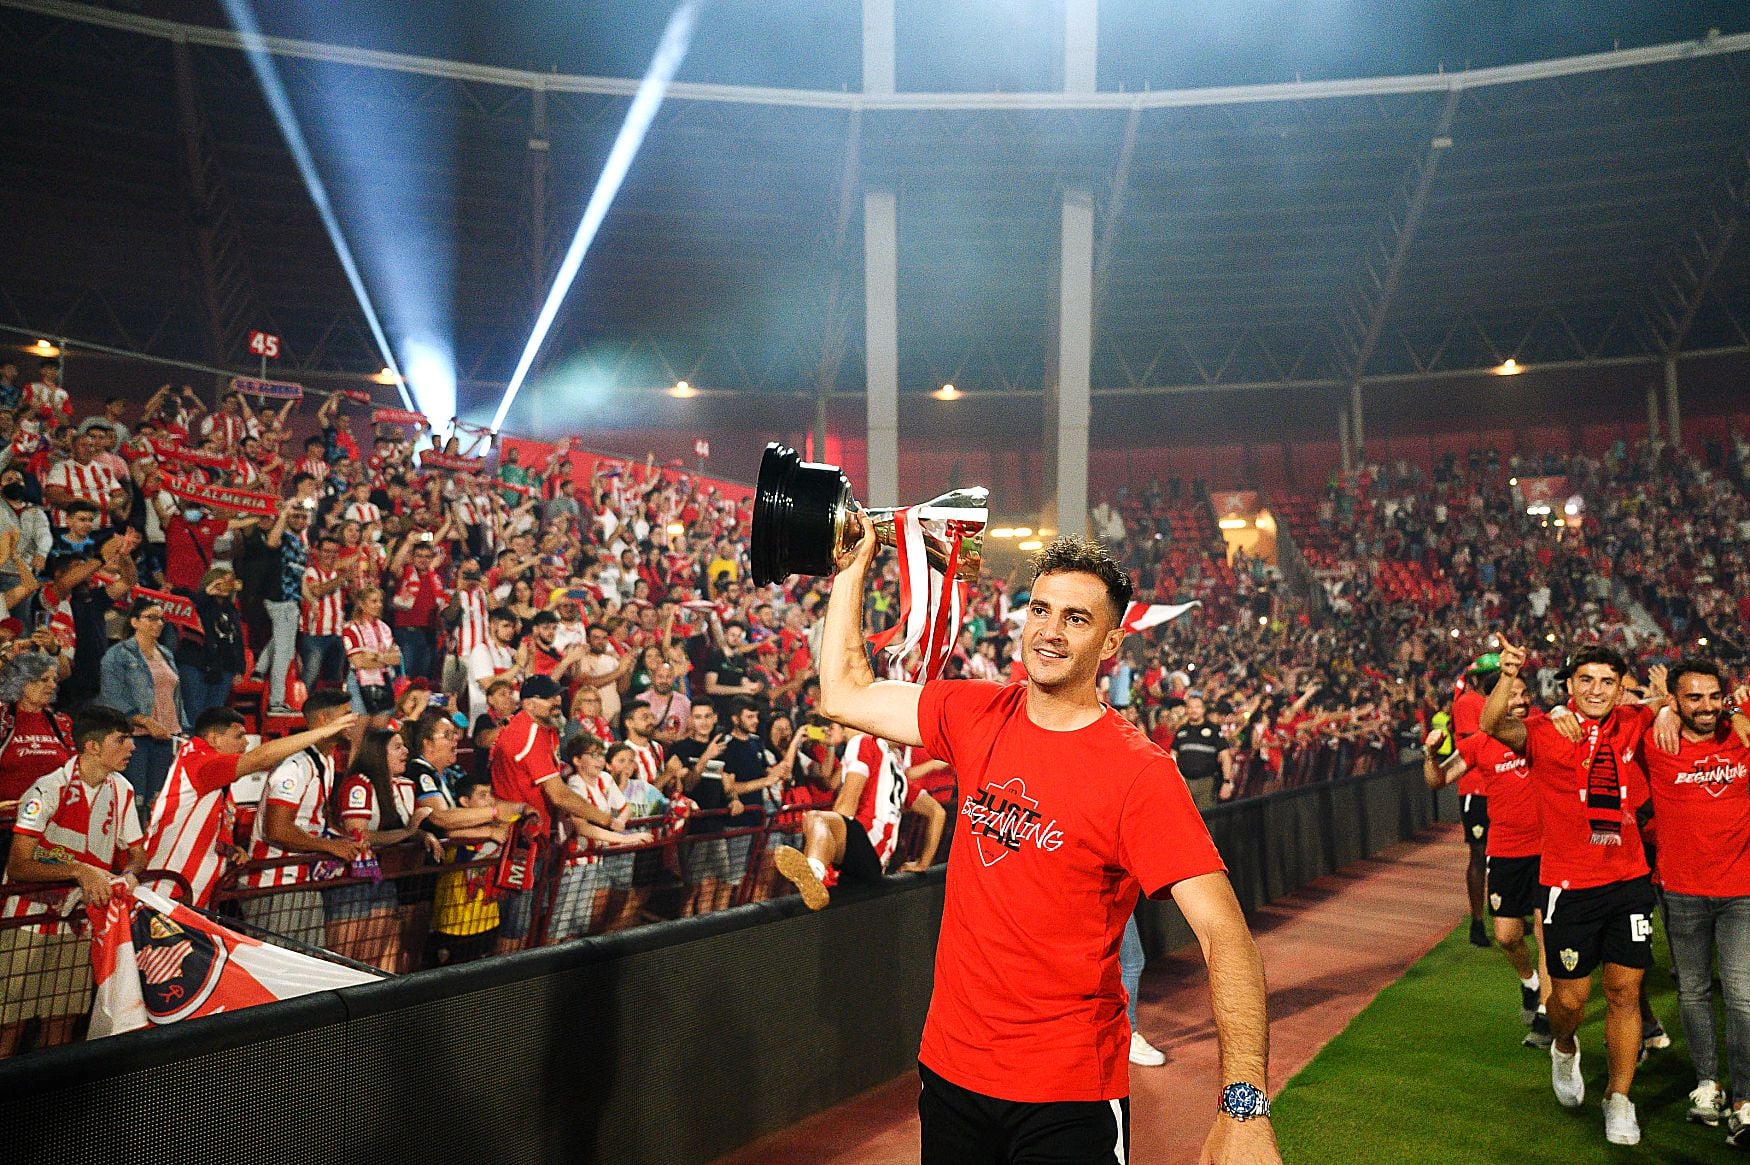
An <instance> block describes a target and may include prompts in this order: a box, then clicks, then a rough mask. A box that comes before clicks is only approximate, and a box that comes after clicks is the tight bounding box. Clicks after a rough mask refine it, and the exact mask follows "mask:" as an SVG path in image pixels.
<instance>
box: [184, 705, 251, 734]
mask: <svg viewBox="0 0 1750 1165" xmlns="http://www.w3.org/2000/svg"><path fill="white" fill-rule="evenodd" d="M242 723H244V720H243V714H242V713H241V712H239V711H237V709H235V708H226V707H224V706H222V705H221V706H219V707H217V708H208V709H207V710H206V711H205V712H202V713H201V714H200V715H199V716H196V717H195V718H194V734H195V735H196V736H205V735H206V734H207V733H209V732H214V731H217V730H219V729H221V728H229V727H231V726H232V725H233V724H242Z"/></svg>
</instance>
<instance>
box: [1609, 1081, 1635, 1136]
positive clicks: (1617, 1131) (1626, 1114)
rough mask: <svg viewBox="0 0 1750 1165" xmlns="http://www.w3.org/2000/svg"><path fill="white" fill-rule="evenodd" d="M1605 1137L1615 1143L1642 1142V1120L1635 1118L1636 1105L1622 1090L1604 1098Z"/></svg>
mask: <svg viewBox="0 0 1750 1165" xmlns="http://www.w3.org/2000/svg"><path fill="white" fill-rule="evenodd" d="M1604 1139H1605V1140H1607V1141H1609V1142H1610V1143H1611V1144H1613V1145H1638V1144H1640V1143H1641V1122H1639V1121H1637V1120H1636V1119H1635V1106H1634V1103H1633V1102H1632V1101H1630V1100H1629V1098H1628V1097H1626V1096H1624V1095H1623V1094H1622V1093H1620V1092H1612V1093H1611V1094H1610V1095H1609V1096H1606V1097H1605V1098H1604Z"/></svg>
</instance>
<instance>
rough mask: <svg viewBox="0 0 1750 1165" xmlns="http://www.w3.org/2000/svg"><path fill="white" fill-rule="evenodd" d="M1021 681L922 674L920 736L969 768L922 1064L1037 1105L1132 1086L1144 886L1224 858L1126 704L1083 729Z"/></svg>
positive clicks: (963, 779)
mask: <svg viewBox="0 0 1750 1165" xmlns="http://www.w3.org/2000/svg"><path fill="white" fill-rule="evenodd" d="M1026 693H1027V687H1026V685H1025V684H1007V685H999V684H996V683H992V682H990V681H988V680H938V681H936V682H933V683H929V684H926V685H924V690H923V696H922V699H921V701H920V703H919V706H918V726H919V730H920V732H921V734H922V736H923V742H924V747H925V748H926V749H928V750H929V753H930V755H931V756H935V757H939V758H941V759H943V760H945V761H947V762H948V763H949V764H951V765H952V766H953V767H954V771H955V772H956V773H957V774H958V775H959V778H960V786H959V797H960V806H959V813H960V824H959V826H958V832H957V836H956V837H955V839H954V846H953V848H952V851H951V852H950V854H949V858H948V889H947V900H946V904H945V905H944V908H943V911H942V929H941V936H940V938H939V939H938V940H937V944H936V972H935V991H934V994H933V995H932V996H931V999H930V1011H929V1018H928V1019H927V1020H926V1021H925V1024H924V1036H923V1047H922V1048H921V1049H920V1051H919V1054H918V1059H919V1060H920V1061H921V1062H922V1063H923V1064H925V1065H926V1066H927V1067H929V1068H930V1070H931V1071H933V1072H936V1073H937V1074H939V1075H941V1076H942V1077H943V1078H944V1079H946V1080H948V1081H950V1082H952V1083H954V1084H958V1085H959V1086H961V1087H962V1088H968V1089H971V1090H972V1091H974V1092H980V1093H983V1094H985V1095H987V1096H994V1097H998V1098H1000V1099H1003V1100H1012V1101H1022V1102H1029V1103H1039V1102H1050V1101H1067V1100H1079V1101H1087V1100H1093V1101H1100V1100H1115V1099H1118V1098H1121V1097H1124V1096H1127V1095H1129V1092H1130V1086H1129V1058H1128V1057H1129V1053H1130V1025H1129V1022H1128V1021H1127V1020H1126V1018H1125V1014H1124V1005H1125V996H1124V988H1123V984H1122V982H1121V981H1120V978H1119V974H1118V944H1119V940H1120V938H1121V937H1122V936H1123V932H1124V924H1125V923H1126V922H1127V921H1128V920H1129V918H1130V915H1131V912H1132V910H1133V909H1134V906H1135V901H1136V895H1137V892H1138V890H1139V889H1140V890H1141V891H1142V892H1144V893H1147V894H1148V895H1150V896H1151V897H1160V896H1163V895H1165V894H1166V893H1167V891H1168V890H1169V889H1170V888H1171V887H1172V886H1173V884H1174V883H1176V882H1179V881H1182V880H1184V879H1186V878H1193V877H1196V876H1198V875H1200V874H1208V873H1213V872H1216V871H1222V870H1225V869H1226V867H1225V866H1224V865H1223V864H1222V860H1221V856H1220V855H1219V854H1218V853H1216V851H1215V845H1214V843H1213V842H1212V841H1211V840H1210V838H1209V830H1208V828H1207V827H1206V826H1205V825H1204V824H1203V819H1202V817H1200V816H1199V815H1198V813H1197V809H1196V807H1195V806H1194V805H1193V804H1192V803H1191V794H1190V792H1189V791H1188V790H1187V789H1186V788H1185V781H1184V778H1182V777H1181V776H1180V775H1179V770H1178V767H1177V766H1176V765H1175V764H1174V763H1173V759H1172V757H1170V756H1169V755H1167V754H1166V753H1165V752H1163V751H1162V750H1161V749H1160V748H1159V747H1157V746H1156V745H1154V744H1152V743H1151V742H1150V741H1149V740H1148V739H1147V738H1146V737H1145V736H1143V734H1142V733H1141V732H1140V731H1138V730H1137V729H1136V728H1134V727H1133V726H1131V725H1130V724H1128V723H1126V722H1125V720H1124V718H1123V717H1121V716H1119V715H1118V713H1117V712H1114V711H1112V710H1111V709H1107V710H1106V713H1105V715H1104V716H1102V717H1101V718H1100V719H1099V720H1097V721H1095V722H1094V723H1093V724H1091V725H1089V726H1087V727H1086V728H1082V729H1078V730H1077V731H1074V732H1051V731H1047V730H1046V729H1043V728H1040V727H1038V726H1037V725H1035V724H1034V723H1033V722H1032V721H1031V720H1030V719H1029V718H1028V716H1027V710H1026Z"/></svg>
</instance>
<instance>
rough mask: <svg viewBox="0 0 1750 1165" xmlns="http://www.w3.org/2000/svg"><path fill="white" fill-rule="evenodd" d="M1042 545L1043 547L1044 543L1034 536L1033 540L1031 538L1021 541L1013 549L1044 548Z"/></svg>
mask: <svg viewBox="0 0 1750 1165" xmlns="http://www.w3.org/2000/svg"><path fill="white" fill-rule="evenodd" d="M1044 547H1045V543H1043V542H1041V541H1039V539H1037V538H1034V539H1033V540H1031V541H1029V542H1023V543H1021V544H1020V545H1019V546H1016V547H1015V549H1016V550H1042V549H1044Z"/></svg>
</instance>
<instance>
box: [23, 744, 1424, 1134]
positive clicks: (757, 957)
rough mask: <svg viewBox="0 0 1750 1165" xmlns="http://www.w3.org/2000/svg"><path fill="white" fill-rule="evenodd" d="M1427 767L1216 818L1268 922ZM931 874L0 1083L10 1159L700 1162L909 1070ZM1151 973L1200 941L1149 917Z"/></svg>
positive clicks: (935, 917)
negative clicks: (1274, 908) (1158, 958)
mask: <svg viewBox="0 0 1750 1165" xmlns="http://www.w3.org/2000/svg"><path fill="white" fill-rule="evenodd" d="M1434 806H1435V799H1434V798H1432V797H1431V796H1430V795H1429V794H1428V792H1427V791H1426V789H1425V788H1424V787H1423V785H1422V781H1421V772H1420V768H1419V767H1417V768H1414V769H1411V768H1405V769H1394V770H1390V771H1386V772H1382V773H1377V774H1374V775H1371V776H1367V777H1359V778H1353V779H1350V780H1346V781H1339V782H1334V783H1332V784H1328V785H1320V786H1315V787H1309V788H1304V789H1297V790H1292V791H1289V792H1285V793H1279V794H1275V795H1272V796H1270V797H1267V798H1259V799H1257V800H1253V801H1246V802H1241V803H1239V804H1236V805H1226V806H1221V807H1219V808H1217V809H1213V810H1210V811H1209V812H1208V813H1207V814H1206V815H1205V816H1206V817H1207V819H1208V821H1209V824H1210V829H1211V832H1212V833H1213V834H1214V836H1215V840H1216V844H1217V845H1218V846H1219V847H1220V849H1221V851H1222V854H1223V856H1224V857H1225V859H1226V860H1227V862H1228V866H1229V870H1230V873H1231V874H1232V876H1233V880H1234V886H1235V889H1236V891H1237V892H1238V894H1239V897H1240V901H1241V903H1242V904H1244V905H1246V906H1247V907H1248V908H1252V907H1255V906H1258V905H1261V904H1263V903H1265V902H1268V901H1271V900H1273V899H1275V898H1278V897H1281V896H1282V895H1283V894H1286V893H1289V892H1291V891H1292V890H1294V889H1296V888H1298V887H1299V886H1301V885H1304V884H1305V883H1306V882H1308V881H1311V880H1312V879H1313V878H1316V877H1319V876H1321V875H1322V874H1326V873H1330V872H1332V871H1333V870H1335V869H1337V868H1338V867H1339V866H1340V865H1342V864H1344V863H1346V862H1347V861H1350V860H1353V859H1355V858H1358V857H1363V856H1370V855H1372V854H1375V853H1377V852H1378V851H1379V850H1380V849H1382V848H1384V847H1385V846H1387V845H1389V844H1392V843H1394V842H1397V841H1401V840H1403V839H1405V838H1407V837H1409V836H1410V835H1411V834H1412V833H1413V832H1414V831H1415V830H1417V829H1419V828H1421V827H1422V826H1424V825H1427V824H1428V823H1429V822H1430V821H1431V820H1433V819H1434ZM942 894H943V869H942V868H941V867H939V866H938V867H937V868H936V869H933V870H930V871H928V872H926V873H923V874H908V875H903V876H900V877H896V878H892V879H889V880H888V881H887V883H886V884H884V885H883V886H881V887H879V888H876V889H871V890H866V891H862V892H860V893H858V894H856V895H855V896H850V895H846V896H844V900H842V901H838V902H835V903H834V905H833V907H832V908H831V909H829V910H826V911H823V912H821V913H819V914H811V913H809V912H808V911H807V910H806V909H804V908H803V906H802V904H801V902H800V901H799V900H798V899H796V898H794V897H791V898H784V899H778V900H775V901H772V902H763V903H756V904H754V905H750V906H744V907H740V908H738V909H735V910H730V911H724V912H722V913H720V914H715V915H708V916H705V917H701V918H690V919H683V920H680V921H677V922H669V923H659V924H654V925H650V926H646V927H642V928H639V929H636V930H632V931H626V932H622V933H620V934H614V935H606V936H601V937H596V938H588V939H581V940H578V941H575V942H571V943H567V944H564V945H561V946H557V947H551V948H547V949H544V950H536V951H529V952H525V953H521V954H516V955H510V956H506V957H504V958H499V959H492V960H487V961H484V962H480V963H471V964H467V965H464V966H459V967H453V968H445V969H441V970H434V971H428V972H422V973H421V974H418V975H414V976H410V977H408V978H404V979H399V980H394V981H389V982H384V983H377V984H369V985H366V986H362V987H353V988H348V989H346V990H343V991H331V992H323V993H321V994H318V995H312V996H306V997H304V998H302V999H296V1000H289V1001H287V1002H285V1003H280V1004H273V1005H270V1006H266V1007H258V1008H253V1009H251V1010H248V1011H243V1012H237V1013H235V1014H232V1015H225V1016H218V1017H215V1018H212V1019H207V1020H202V1021H199V1022H197V1023H190V1024H186V1025H177V1026H171V1027H166V1028H162V1029H154V1030H147V1031H142V1032H130V1033H128V1034H126V1035H122V1036H116V1037H113V1038H111V1039H108V1040H99V1041H94V1042H91V1043H86V1044H79V1045H73V1046H70V1047H65V1048H54V1049H49V1050H47V1051H43V1052H38V1053H34V1054H31V1055H27V1056H21V1057H18V1058H15V1059H13V1060H9V1061H3V1062H0V1160H5V1161H8V1162H19V1163H24V1162H33V1163H34V1162H44V1163H49V1162H54V1163H56V1165H64V1163H66V1162H81V1163H90V1165H107V1163H109V1162H115V1163H118V1165H120V1163H135V1162H151V1163H154V1165H179V1163H181V1162H188V1163H190V1165H210V1163H212V1162H216V1161H228V1160H248V1161H250V1162H252V1165H274V1163H278V1162H284V1163H286V1165H306V1163H313V1162H323V1163H342V1162H358V1163H359V1165H402V1163H406V1165H413V1163H418V1165H430V1163H432V1162H447V1161H481V1162H493V1163H495V1165H496V1163H507V1165H508V1163H522V1162H529V1163H539V1165H546V1163H550V1162H551V1163H558V1162H603V1163H614V1165H621V1163H623V1165H659V1163H660V1165H693V1163H701V1162H707V1161H710V1160H712V1159H713V1158H715V1157H718V1156H720V1155H722V1154H723V1153H726V1152H728V1151H730V1150H731V1149H734V1148H736V1147H738V1146H740V1145H743V1144H745V1143H747V1142H748V1141H750V1140H753V1139H754V1138H756V1137H758V1136H760V1135H762V1134H765V1133H768V1132H771V1131H773V1130H776V1129H779V1128H783V1127H786V1126H788V1125H790V1124H793V1123H795V1122H796V1121H798V1120H801V1119H802V1118H804V1117H806V1116H809V1115H811V1114H813V1113H815V1112H818V1111H820V1110H822V1109H824V1108H827V1107H829V1106H831V1105H832V1104H835V1103H837V1102H838V1101H840V1100H842V1099H844V1098H846V1097H849V1096H851V1095H853V1094H855V1093H857V1092H859V1091H862V1090H864V1089H866V1088H869V1087H872V1086H873V1085H876V1084H879V1083H882V1082H883V1081H887V1080H891V1079H892V1078H893V1077H895V1076H897V1075H899V1074H901V1073H903V1072H906V1071H907V1070H909V1069H910V1068H911V1067H912V1066H913V1065H914V1063H915V1057H916V1053H917V1044H918V1038H919V1035H920V1034H921V1032H922V1030H923V1018H924V1012H925V1009H926V1007H927V1006H928V1002H929V992H930V982H931V963H932V958H933V953H934V948H935V936H936V930H937V927H938V925H939V924H940V921H941V912H942ZM1140 921H1141V924H1142V930H1143V936H1144V943H1145V945H1146V946H1147V947H1148V949H1149V950H1150V951H1151V953H1154V954H1160V953H1162V952H1164V951H1166V950H1169V949H1173V948H1176V947H1178V946H1181V945H1183V944H1184V943H1185V942H1188V941H1190V940H1191V935H1190V932H1189V930H1188V929H1187V928H1186V927H1185V923H1184V921H1183V919H1182V918H1180V917H1179V915H1178V911H1177V910H1176V909H1175V908H1173V906H1172V904H1171V903H1170V902H1166V903H1161V902H1149V903H1145V904H1144V907H1143V912H1142V916H1141V919H1140Z"/></svg>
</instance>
